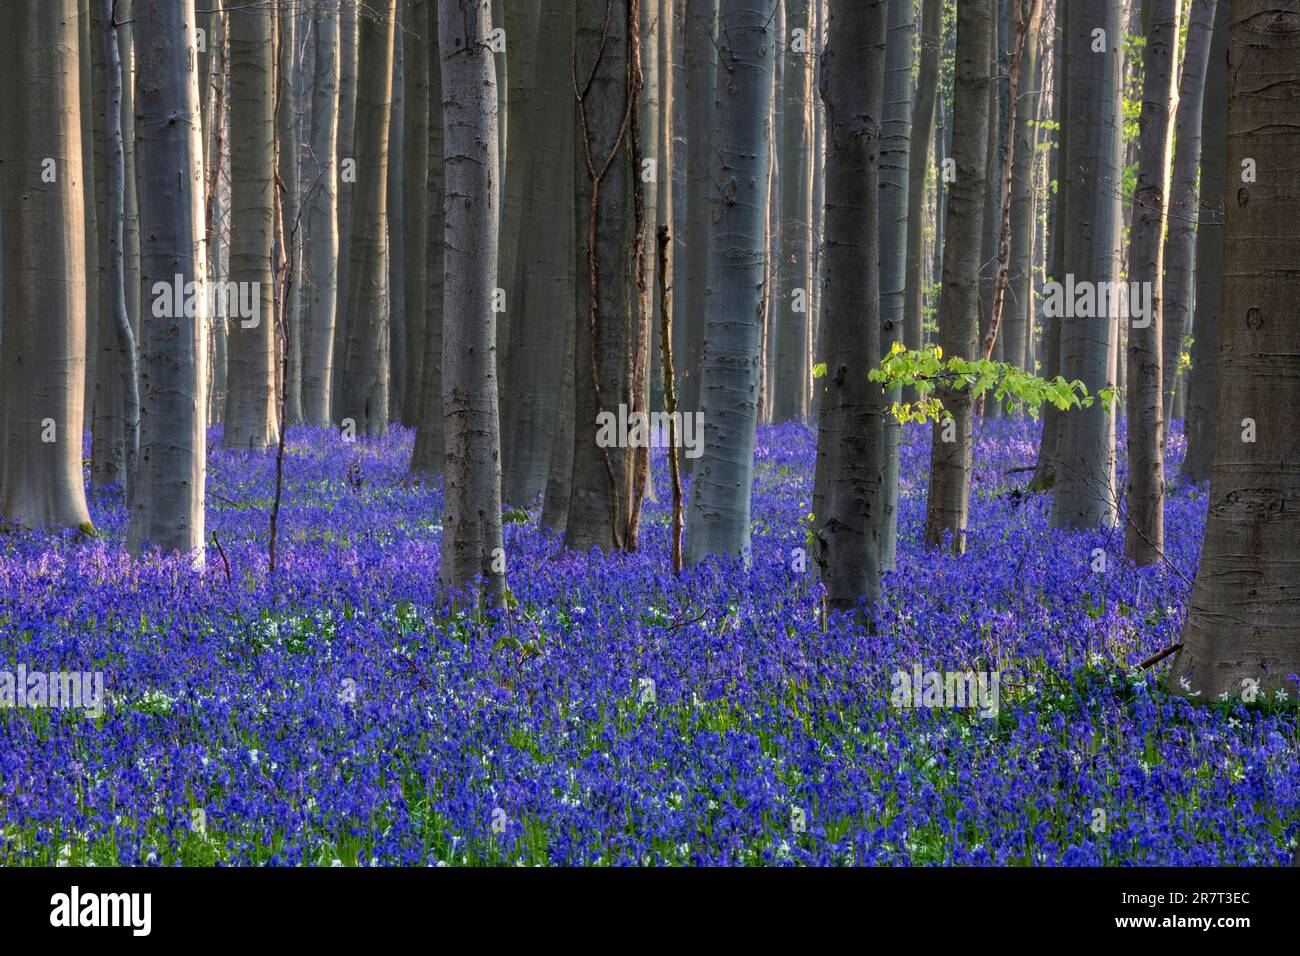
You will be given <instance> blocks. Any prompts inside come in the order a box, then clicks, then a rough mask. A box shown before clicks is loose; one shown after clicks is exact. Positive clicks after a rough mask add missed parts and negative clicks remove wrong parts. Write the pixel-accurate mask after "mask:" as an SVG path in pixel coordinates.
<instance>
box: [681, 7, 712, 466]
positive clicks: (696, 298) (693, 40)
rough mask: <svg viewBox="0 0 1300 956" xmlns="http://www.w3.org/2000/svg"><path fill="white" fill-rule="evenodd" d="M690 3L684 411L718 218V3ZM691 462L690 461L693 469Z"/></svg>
mask: <svg viewBox="0 0 1300 956" xmlns="http://www.w3.org/2000/svg"><path fill="white" fill-rule="evenodd" d="M685 3H686V110H685V112H686V124H687V130H686V164H687V172H686V177H687V178H686V223H685V226H686V228H685V230H684V232H683V239H684V240H685V242H686V268H685V269H684V270H683V272H682V275H681V294H680V295H675V296H673V307H674V309H675V310H676V311H675V312H674V314H673V335H674V336H675V337H676V338H677V341H676V342H674V343H673V354H674V356H675V357H676V360H677V369H678V373H679V374H680V376H681V378H680V381H679V388H680V392H681V403H680V404H681V407H682V409H683V410H684V411H687V412H694V411H697V410H698V409H699V408H700V374H701V362H702V359H703V354H704V321H705V311H706V307H707V303H708V285H709V240H710V238H711V231H712V230H711V227H710V222H711V219H712V214H713V198H714V194H715V191H716V190H715V188H714V184H713V176H712V173H713V168H714V165H715V161H714V147H713V131H714V118H715V103H716V99H717V97H716V87H717V75H718V58H717V54H718V50H717V46H716V45H715V37H714V33H715V26H716V24H717V20H718V0H685ZM691 464H692V463H691V462H690V461H689V460H687V462H686V465H687V467H688V468H689V467H690V466H691Z"/></svg>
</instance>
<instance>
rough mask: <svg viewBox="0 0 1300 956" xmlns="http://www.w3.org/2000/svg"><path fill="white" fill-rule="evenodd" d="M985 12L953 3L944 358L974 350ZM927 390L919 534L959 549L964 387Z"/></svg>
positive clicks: (987, 40)
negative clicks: (937, 411)
mask: <svg viewBox="0 0 1300 956" xmlns="http://www.w3.org/2000/svg"><path fill="white" fill-rule="evenodd" d="M992 16H993V3H992V0H970V2H969V3H963V4H962V5H961V6H959V7H958V8H957V66H956V69H957V73H956V79H955V80H954V97H955V100H954V106H953V137H952V159H953V161H954V162H955V163H956V179H955V181H953V182H951V183H949V184H948V222H947V233H948V235H947V239H946V240H945V243H944V249H943V292H942V294H941V297H940V300H939V345H940V347H941V348H942V349H943V355H944V358H945V359H949V358H953V357H961V358H966V359H975V358H977V357H978V356H977V355H976V351H977V349H978V347H979V346H978V342H977V335H978V332H979V313H980V250H981V248H982V246H983V231H984V230H983V225H984V222H983V214H984V204H985V203H986V202H987V201H988V190H987V184H986V178H985V165H986V162H987V159H988V135H989V122H988V119H989V116H988V109H989V84H990V83H991V82H992V81H993V78H992V76H991V75H990V74H991V73H992V64H993V51H992V49H991V46H992V42H991V41H992V28H991V25H990V20H991V18H992ZM935 397H936V398H938V399H939V401H940V402H941V403H942V404H943V407H944V409H945V411H946V412H947V413H948V414H950V415H951V416H952V420H951V421H939V422H936V423H935V425H934V429H933V435H932V437H931V444H930V488H929V494H928V496H927V498H926V513H925V540H926V543H927V544H929V545H931V546H936V545H939V544H942V543H943V540H944V537H945V535H951V536H952V541H951V546H952V548H953V549H954V550H955V551H958V552H961V551H963V550H965V547H966V542H965V534H966V520H967V514H968V510H969V503H970V476H971V467H972V448H973V432H972V427H973V418H974V416H973V403H972V400H971V395H970V392H968V391H966V390H965V389H939V390H937V391H936V392H935Z"/></svg>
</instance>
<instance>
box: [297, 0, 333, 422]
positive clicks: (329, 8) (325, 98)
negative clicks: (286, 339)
mask: <svg viewBox="0 0 1300 956" xmlns="http://www.w3.org/2000/svg"><path fill="white" fill-rule="evenodd" d="M313 19H314V26H315V38H314V43H315V62H314V65H313V75H312V103H311V157H312V166H314V168H315V181H314V183H313V184H311V185H310V186H309V188H308V192H307V195H306V199H305V202H306V203H307V212H306V231H307V257H306V276H305V282H304V285H305V296H306V303H305V305H306V308H305V311H304V315H303V322H302V338H303V348H302V357H303V358H302V403H303V417H304V419H305V420H306V421H307V423H308V424H311V425H327V424H329V422H330V379H331V376H332V370H333V366H334V323H335V320H336V316H337V311H338V271H337V264H338V259H339V252H338V250H339V223H338V178H339V164H338V160H337V155H336V154H337V145H338V123H339V4H338V0H321V2H320V3H318V4H317V6H316V7H315V12H314V14H313ZM309 168H311V167H309Z"/></svg>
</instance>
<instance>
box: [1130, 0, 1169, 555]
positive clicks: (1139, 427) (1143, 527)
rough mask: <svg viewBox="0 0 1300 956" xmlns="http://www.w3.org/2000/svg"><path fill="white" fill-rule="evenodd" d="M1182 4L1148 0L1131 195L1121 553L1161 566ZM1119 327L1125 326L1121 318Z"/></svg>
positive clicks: (1163, 538)
mask: <svg viewBox="0 0 1300 956" xmlns="http://www.w3.org/2000/svg"><path fill="white" fill-rule="evenodd" d="M1181 6H1182V3H1181V0H1151V9H1150V16H1149V19H1148V21H1147V24H1146V48H1145V51H1144V54H1143V58H1142V69H1143V84H1142V116H1141V120H1140V128H1141V132H1140V133H1139V143H1138V180H1137V190H1136V191H1135V192H1134V194H1133V220H1132V222H1133V225H1132V228H1131V234H1132V239H1131V241H1130V244H1129V269H1128V278H1129V281H1130V282H1139V283H1144V284H1145V285H1146V286H1148V287H1149V288H1150V289H1151V300H1150V302H1151V309H1150V315H1147V316H1145V317H1144V318H1138V317H1136V316H1134V318H1133V319H1132V321H1130V322H1129V324H1128V391H1127V396H1126V397H1127V400H1128V489H1127V492H1128V512H1127V516H1126V521H1125V529H1124V554H1125V555H1126V556H1128V557H1129V558H1131V559H1132V560H1133V561H1134V562H1136V563H1137V564H1139V565H1147V564H1154V563H1155V562H1157V561H1159V560H1160V556H1161V552H1162V551H1163V550H1164V544H1165V457H1164V447H1163V446H1164V419H1165V416H1166V414H1168V412H1167V410H1166V409H1165V408H1164V407H1163V403H1162V400H1161V391H1160V390H1161V386H1162V384H1163V381H1164V379H1163V375H1162V373H1161V365H1162V364H1163V350H1164V345H1163V334H1162V333H1163V330H1164V304H1163V303H1164V295H1163V289H1162V281H1161V279H1162V277H1163V276H1164V261H1165V254H1164V249H1165V226H1166V215H1167V212H1168V208H1169V156H1170V152H1171V148H1172V145H1173V144H1172V140H1173V134H1174V130H1173V117H1172V115H1171V109H1172V105H1173V99H1174V95H1175V90H1176V89H1177V71H1176V70H1175V69H1174V64H1175V63H1177V62H1178V31H1179V20H1180V16H1179V13H1180V10H1181ZM1120 321H1121V322H1123V321H1125V319H1124V317H1122V316H1121V318H1120Z"/></svg>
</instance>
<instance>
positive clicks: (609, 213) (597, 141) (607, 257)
mask: <svg viewBox="0 0 1300 956" xmlns="http://www.w3.org/2000/svg"><path fill="white" fill-rule="evenodd" d="M637 12H638V4H637V3H636V2H635V0H606V2H605V3H586V4H583V5H582V6H581V7H580V9H579V10H578V12H577V21H576V28H575V37H576V40H575V43H576V50H575V54H574V71H573V72H574V76H575V77H576V78H577V79H576V93H577V97H578V100H577V108H578V129H577V159H576V162H575V167H576V176H577V202H576V204H575V212H576V226H575V229H576V234H577V236H578V239H577V249H578V255H577V259H578V270H577V289H578V293H577V295H578V303H579V305H578V309H577V326H576V328H575V334H574V340H573V346H574V348H573V353H574V382H575V392H574V419H573V420H574V440H573V484H572V491H571V497H570V501H569V516H568V523H567V526H566V528H565V544H566V545H567V546H568V547H569V548H571V549H574V550H579V551H586V550H589V549H590V548H592V547H597V548H600V549H602V550H611V549H614V548H619V549H621V548H624V547H626V546H627V545H628V540H627V532H628V530H629V529H630V528H632V527H634V525H635V521H636V517H637V512H636V509H637V506H638V502H637V501H635V500H634V497H633V494H632V492H633V471H634V458H635V455H634V454H633V451H634V449H629V448H626V447H620V446H622V445H625V444H627V443H626V442H623V441H620V440H619V439H620V438H621V436H619V435H617V434H613V435H611V434H610V432H611V431H616V427H617V426H613V427H610V426H609V425H608V419H609V416H613V417H614V418H615V419H617V417H618V414H619V410H620V407H626V409H627V410H628V411H629V412H630V411H631V410H632V407H633V402H634V395H635V393H634V388H633V370H634V369H633V367H634V364H635V360H636V355H637V343H638V342H639V341H640V339H639V327H640V326H641V325H642V324H643V320H646V321H648V319H649V316H647V315H639V314H638V312H639V308H638V305H639V297H638V282H637V278H638V276H637V274H638V273H639V272H640V266H641V264H642V262H643V260H642V259H641V256H640V247H639V245H638V243H637V226H638V225H640V223H641V219H642V214H641V212H640V211H638V208H637V205H638V199H639V198H643V197H641V196H640V193H639V191H638V190H637V188H636V178H637V175H638V173H639V170H638V169H637V166H636V155H635V151H636V145H635V143H634V142H633V137H632V133H631V128H632V117H633V114H634V111H635V109H636V99H637V94H638V92H639V89H638V86H637V82H638V80H639V77H640V70H639V68H638V57H639V40H638V33H637ZM629 316H631V317H633V321H632V322H629V320H628V317H629ZM634 326H635V327H634Z"/></svg>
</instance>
